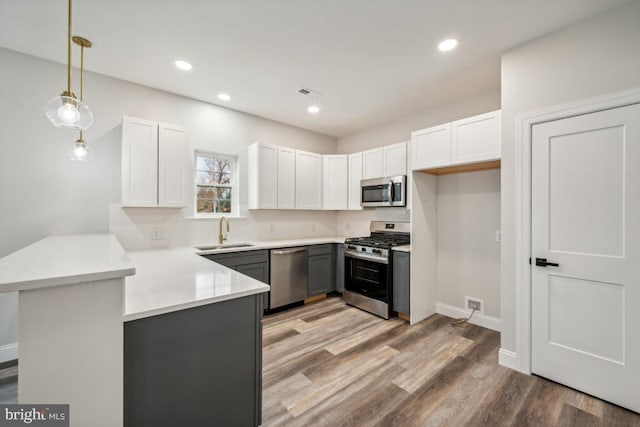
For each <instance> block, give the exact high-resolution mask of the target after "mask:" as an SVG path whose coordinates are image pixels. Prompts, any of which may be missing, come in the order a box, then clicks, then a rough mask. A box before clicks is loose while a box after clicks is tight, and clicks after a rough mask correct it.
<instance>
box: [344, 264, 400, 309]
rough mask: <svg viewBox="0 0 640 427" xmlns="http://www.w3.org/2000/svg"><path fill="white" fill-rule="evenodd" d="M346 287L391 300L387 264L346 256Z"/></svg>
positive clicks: (381, 299)
mask: <svg viewBox="0 0 640 427" xmlns="http://www.w3.org/2000/svg"><path fill="white" fill-rule="evenodd" d="M345 262H346V266H345V267H346V274H347V277H346V279H347V280H346V281H345V288H346V289H347V290H348V291H351V292H356V293H358V294H361V295H364V296H366V297H369V298H374V299H377V300H380V301H382V302H386V303H388V302H389V295H388V294H389V292H388V289H387V285H388V275H387V273H388V268H389V266H388V265H387V264H380V263H377V262H373V261H366V260H361V259H357V258H351V257H346V258H345Z"/></svg>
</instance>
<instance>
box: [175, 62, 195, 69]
mask: <svg viewBox="0 0 640 427" xmlns="http://www.w3.org/2000/svg"><path fill="white" fill-rule="evenodd" d="M176 67H178V68H180V69H181V70H184V71H189V70H190V69H192V68H193V66H192V65H191V64H190V63H189V62H187V61H183V60H181V59H178V60H177V61H176Z"/></svg>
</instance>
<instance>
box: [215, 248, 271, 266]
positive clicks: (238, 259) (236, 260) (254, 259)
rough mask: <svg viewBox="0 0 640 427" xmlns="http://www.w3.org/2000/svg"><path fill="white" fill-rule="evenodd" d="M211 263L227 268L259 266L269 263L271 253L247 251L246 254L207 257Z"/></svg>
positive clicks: (266, 251)
mask: <svg viewBox="0 0 640 427" xmlns="http://www.w3.org/2000/svg"><path fill="white" fill-rule="evenodd" d="M205 257H207V258H208V259H210V260H211V261H214V262H217V263H218V264H222V265H224V266H227V267H231V266H238V265H245V264H257V263H260V262H269V251H268V250H258V251H246V252H231V253H225V254H213V255H205Z"/></svg>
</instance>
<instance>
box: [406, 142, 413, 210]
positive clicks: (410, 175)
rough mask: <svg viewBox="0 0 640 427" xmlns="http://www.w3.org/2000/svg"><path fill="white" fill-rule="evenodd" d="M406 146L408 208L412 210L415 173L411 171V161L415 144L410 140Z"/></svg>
mask: <svg viewBox="0 0 640 427" xmlns="http://www.w3.org/2000/svg"><path fill="white" fill-rule="evenodd" d="M406 147H407V159H406V163H405V167H406V168H407V182H406V186H405V188H406V191H407V194H406V201H407V204H406V208H407V209H408V210H411V201H412V197H411V188H412V187H413V173H412V172H411V162H412V160H411V159H412V157H411V154H412V151H411V150H412V148H413V145H412V144H411V143H410V142H407V143H406Z"/></svg>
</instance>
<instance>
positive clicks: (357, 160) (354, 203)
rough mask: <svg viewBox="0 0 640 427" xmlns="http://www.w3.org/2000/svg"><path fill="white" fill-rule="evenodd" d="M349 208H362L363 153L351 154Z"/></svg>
mask: <svg viewBox="0 0 640 427" xmlns="http://www.w3.org/2000/svg"><path fill="white" fill-rule="evenodd" d="M348 172H349V179H348V181H349V190H348V193H349V194H348V196H349V204H348V207H347V209H349V210H361V209H362V206H360V180H362V153H355V154H349V171H348Z"/></svg>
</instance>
